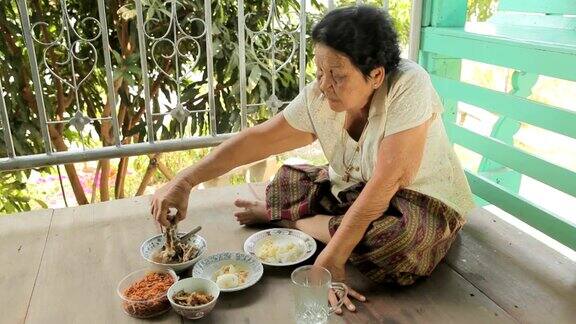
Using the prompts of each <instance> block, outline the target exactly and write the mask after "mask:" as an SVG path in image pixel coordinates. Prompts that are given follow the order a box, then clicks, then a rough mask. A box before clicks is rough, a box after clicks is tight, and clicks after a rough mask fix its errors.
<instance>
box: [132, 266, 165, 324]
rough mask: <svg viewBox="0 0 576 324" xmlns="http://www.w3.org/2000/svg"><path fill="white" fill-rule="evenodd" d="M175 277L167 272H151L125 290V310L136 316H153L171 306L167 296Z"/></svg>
mask: <svg viewBox="0 0 576 324" xmlns="http://www.w3.org/2000/svg"><path fill="white" fill-rule="evenodd" d="M173 283H174V278H172V276H170V275H169V274H167V273H159V272H151V273H148V274H147V275H145V276H144V277H143V278H142V279H140V280H138V281H136V282H134V283H133V284H132V285H130V287H128V288H126V290H124V297H125V298H126V299H128V300H129V301H124V303H123V306H124V310H125V311H126V312H127V313H128V314H130V315H132V316H135V317H141V318H145V317H151V316H155V315H158V314H160V313H162V312H163V311H165V310H167V309H169V308H170V302H169V301H168V298H167V297H166V292H167V291H168V288H170V286H171V285H172V284H173Z"/></svg>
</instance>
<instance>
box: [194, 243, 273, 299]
mask: <svg viewBox="0 0 576 324" xmlns="http://www.w3.org/2000/svg"><path fill="white" fill-rule="evenodd" d="M228 264H233V265H235V266H239V267H240V268H243V269H244V270H246V271H248V278H246V282H245V283H244V284H242V285H239V286H238V287H234V288H220V291H221V292H231V291H238V290H242V289H246V288H248V287H250V286H252V285H254V284H255V283H257V282H258V280H260V278H262V275H263V274H264V267H263V266H262V263H260V261H259V260H258V259H257V258H256V257H255V256H252V255H249V254H246V253H241V252H222V253H217V254H213V255H209V256H207V257H205V258H203V259H202V260H200V261H198V263H196V264H195V265H194V269H193V270H192V276H193V277H194V278H204V279H208V280H212V281H214V282H216V278H215V277H214V275H215V273H216V271H218V270H219V269H220V268H221V267H222V266H225V265H228Z"/></svg>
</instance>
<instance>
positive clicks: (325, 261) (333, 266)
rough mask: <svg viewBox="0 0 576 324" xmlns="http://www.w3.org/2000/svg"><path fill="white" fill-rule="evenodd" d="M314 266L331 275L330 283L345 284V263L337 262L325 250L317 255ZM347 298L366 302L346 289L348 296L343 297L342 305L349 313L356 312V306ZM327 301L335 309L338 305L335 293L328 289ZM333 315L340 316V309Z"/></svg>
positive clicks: (362, 297) (352, 290)
mask: <svg viewBox="0 0 576 324" xmlns="http://www.w3.org/2000/svg"><path fill="white" fill-rule="evenodd" d="M314 265H315V266H320V267H324V268H326V269H328V271H330V274H332V281H334V282H342V283H346V262H340V261H338V260H337V258H336V257H334V256H333V255H331V254H330V252H328V251H327V250H326V249H324V250H323V251H322V252H321V253H320V255H318V258H316V262H314ZM349 297H353V298H354V299H356V300H358V301H361V302H364V301H366V297H364V296H363V295H361V294H359V293H358V292H357V291H355V290H354V289H352V288H351V287H348V295H347V296H345V297H344V305H345V306H346V308H347V309H348V310H349V311H351V312H354V311H356V306H354V304H353V303H352V301H351V300H350V298H349ZM328 300H329V301H330V305H332V307H336V305H338V297H337V296H336V293H335V292H334V290H333V289H330V293H329V295H328ZM335 313H336V314H338V315H341V314H342V309H341V308H337V309H336V311H335Z"/></svg>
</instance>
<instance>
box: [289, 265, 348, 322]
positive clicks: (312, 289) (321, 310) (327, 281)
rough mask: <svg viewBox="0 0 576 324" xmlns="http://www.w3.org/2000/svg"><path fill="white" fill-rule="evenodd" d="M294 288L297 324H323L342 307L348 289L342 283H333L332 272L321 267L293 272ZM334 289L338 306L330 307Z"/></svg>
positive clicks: (311, 267) (301, 268)
mask: <svg viewBox="0 0 576 324" xmlns="http://www.w3.org/2000/svg"><path fill="white" fill-rule="evenodd" d="M292 283H293V285H292V287H293V293H294V301H295V305H296V308H295V310H294V311H295V315H296V323H297V324H323V323H327V322H328V316H329V315H330V314H332V313H333V312H334V311H335V310H336V308H338V307H342V304H343V303H344V297H346V295H347V294H348V287H346V285H345V284H343V283H340V282H332V275H331V274H330V271H328V270H327V269H325V268H323V267H319V266H313V265H308V266H303V267H299V268H297V269H296V270H294V271H293V272H292ZM330 288H332V289H334V291H335V292H336V295H337V296H338V299H339V301H338V305H336V306H333V307H330V306H329V304H328V292H329V290H330Z"/></svg>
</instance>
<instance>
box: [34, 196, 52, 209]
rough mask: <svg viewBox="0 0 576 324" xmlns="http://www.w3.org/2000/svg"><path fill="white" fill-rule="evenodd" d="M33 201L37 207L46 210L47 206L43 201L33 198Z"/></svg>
mask: <svg viewBox="0 0 576 324" xmlns="http://www.w3.org/2000/svg"><path fill="white" fill-rule="evenodd" d="M33 201H35V202H36V203H37V204H38V205H40V207H42V208H44V209H46V208H48V205H47V204H46V203H45V202H44V201H42V200H40V199H38V198H33Z"/></svg>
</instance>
